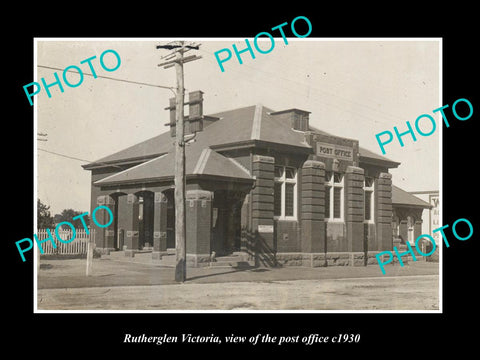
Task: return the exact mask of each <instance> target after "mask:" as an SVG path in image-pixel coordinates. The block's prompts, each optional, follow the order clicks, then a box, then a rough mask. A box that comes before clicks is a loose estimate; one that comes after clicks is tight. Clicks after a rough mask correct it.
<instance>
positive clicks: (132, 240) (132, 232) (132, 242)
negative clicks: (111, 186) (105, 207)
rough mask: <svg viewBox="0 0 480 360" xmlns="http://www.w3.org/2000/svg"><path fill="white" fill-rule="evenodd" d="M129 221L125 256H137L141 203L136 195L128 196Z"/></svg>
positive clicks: (126, 226) (127, 223)
mask: <svg viewBox="0 0 480 360" xmlns="http://www.w3.org/2000/svg"><path fill="white" fill-rule="evenodd" d="M126 212H127V221H126V225H125V230H126V231H125V233H126V236H125V245H127V249H126V250H125V256H131V257H133V256H135V252H136V251H137V250H138V235H139V234H138V224H139V219H138V214H139V201H138V196H136V195H135V194H128V195H127V206H126Z"/></svg>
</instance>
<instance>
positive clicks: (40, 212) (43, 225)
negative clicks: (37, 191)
mask: <svg viewBox="0 0 480 360" xmlns="http://www.w3.org/2000/svg"><path fill="white" fill-rule="evenodd" d="M49 210H50V206H48V205H45V204H44V203H42V201H41V200H40V199H37V227H38V228H39V229H51V228H53V227H55V222H54V221H53V217H52V216H51V215H50V211H49Z"/></svg>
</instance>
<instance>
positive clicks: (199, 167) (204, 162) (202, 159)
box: [193, 148, 212, 174]
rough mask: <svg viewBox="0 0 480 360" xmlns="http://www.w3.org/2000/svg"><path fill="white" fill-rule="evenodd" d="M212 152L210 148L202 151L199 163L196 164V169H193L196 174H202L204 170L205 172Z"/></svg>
mask: <svg viewBox="0 0 480 360" xmlns="http://www.w3.org/2000/svg"><path fill="white" fill-rule="evenodd" d="M211 152H212V149H210V148H205V149H203V150H202V153H201V154H200V156H199V157H198V160H197V163H196V164H195V168H194V169H193V173H194V174H202V173H203V170H205V166H206V165H207V161H208V158H209V157H210V154H211Z"/></svg>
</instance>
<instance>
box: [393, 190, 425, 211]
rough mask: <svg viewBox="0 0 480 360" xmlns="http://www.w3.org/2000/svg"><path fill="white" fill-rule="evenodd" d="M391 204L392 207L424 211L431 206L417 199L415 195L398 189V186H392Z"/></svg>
mask: <svg viewBox="0 0 480 360" xmlns="http://www.w3.org/2000/svg"><path fill="white" fill-rule="evenodd" d="M392 204H393V205H407V206H413V207H422V208H425V209H430V208H432V205H430V204H429V203H427V202H426V201H423V200H422V199H419V198H418V197H416V196H415V195H412V194H410V193H409V192H407V191H405V190H402V189H400V188H399V187H398V186H395V185H392Z"/></svg>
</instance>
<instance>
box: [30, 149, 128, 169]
mask: <svg viewBox="0 0 480 360" xmlns="http://www.w3.org/2000/svg"><path fill="white" fill-rule="evenodd" d="M37 149H38V150H40V151H44V152H47V153H49V154H53V155H57V156H62V157H65V158H68V159H72V160H78V161H82V162H87V163H95V164H99V165H107V166H111V167H116V168H119V169H122V170H123V167H121V166H119V165H114V164H108V163H105V162H102V161H91V160H85V159H80V158H77V157H74V156H70V155H65V154H60V153H57V152H54V151H49V150H45V149H41V148H37Z"/></svg>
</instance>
